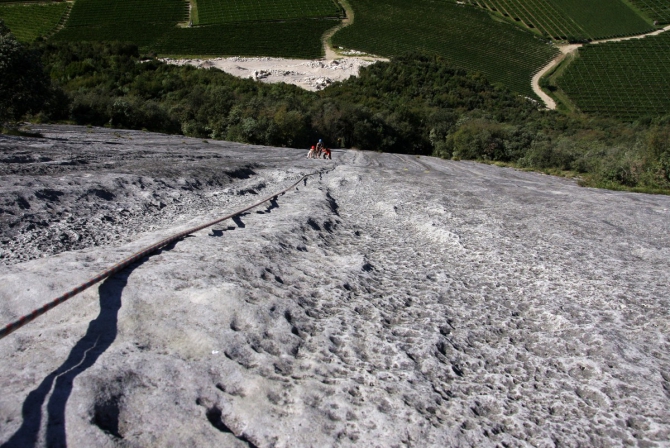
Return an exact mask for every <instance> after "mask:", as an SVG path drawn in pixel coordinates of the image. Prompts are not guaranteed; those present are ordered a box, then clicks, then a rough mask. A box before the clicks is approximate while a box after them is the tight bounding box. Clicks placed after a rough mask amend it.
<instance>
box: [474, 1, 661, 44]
mask: <svg viewBox="0 0 670 448" xmlns="http://www.w3.org/2000/svg"><path fill="white" fill-rule="evenodd" d="M638 1H653V0H638ZM664 1H665V2H666V3H667V0H664ZM468 2H469V3H471V4H474V5H477V6H480V7H482V8H484V9H487V10H490V11H494V12H496V13H498V14H501V15H502V16H504V17H508V18H509V19H511V20H514V21H516V22H518V23H519V24H523V25H525V26H526V27H528V28H529V29H532V30H537V31H539V32H540V33H542V34H543V35H544V36H546V37H549V38H552V39H554V40H587V39H605V38H610V37H619V36H627V35H634V34H643V33H646V32H649V31H653V29H654V28H653V26H652V25H651V24H650V23H648V22H646V21H645V20H644V19H643V18H642V17H641V16H640V15H639V14H638V13H637V12H636V11H634V10H633V9H631V8H630V7H629V6H628V5H626V4H624V3H623V2H622V1H621V0H589V1H584V0H553V1H551V2H548V1H546V0H468Z"/></svg>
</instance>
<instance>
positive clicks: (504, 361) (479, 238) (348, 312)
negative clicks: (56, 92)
mask: <svg viewBox="0 0 670 448" xmlns="http://www.w3.org/2000/svg"><path fill="white" fill-rule="evenodd" d="M35 129H36V130H40V131H41V132H42V133H43V134H44V136H45V137H46V138H44V139H28V138H18V137H7V136H0V158H1V159H0V170H2V171H1V173H2V175H1V176H0V219H1V221H0V222H1V223H2V227H1V229H2V234H1V238H2V240H1V245H0V248H1V250H2V253H1V255H2V259H1V260H0V261H1V262H2V263H3V264H2V265H0V319H1V320H0V324H5V323H8V322H9V321H11V320H13V319H15V318H17V317H19V316H20V315H23V314H26V313H28V312H30V311H31V310H32V309H34V308H36V307H37V306H39V305H41V304H43V303H45V302H47V301H48V300H49V299H51V298H53V297H55V296H57V295H59V294H61V293H62V292H64V291H65V290H67V289H69V288H71V287H73V286H76V285H77V284H79V283H81V282H82V281H84V280H86V279H87V278H89V277H91V276H92V275H94V274H96V273H97V272H99V271H101V270H103V269H105V268H106V267H108V266H109V265H111V264H113V263H115V262H117V261H119V260H121V259H122V258H124V257H126V256H128V255H130V254H131V253H133V252H134V251H136V250H138V249H140V248H142V247H145V246H148V245H150V244H152V243H154V242H156V241H158V240H160V239H162V238H164V237H167V236H169V235H172V234H174V233H177V232H178V231H180V230H183V229H185V228H187V227H190V226H194V225H196V224H200V223H202V222H205V221H206V220H209V219H213V218H215V217H217V216H222V215H224V214H226V213H229V212H231V211H234V210H236V209H239V208H242V207H244V206H245V205H247V204H250V203H253V202H254V201H255V200H258V198H259V197H262V196H266V195H270V194H271V193H272V192H274V191H279V190H281V189H283V188H284V187H285V186H288V185H290V184H291V183H292V182H295V181H296V180H297V179H299V178H300V177H301V176H302V175H304V174H307V173H311V172H315V171H321V173H320V175H317V176H314V177H312V178H310V180H308V181H307V182H306V185H303V184H301V185H300V186H299V187H298V188H297V189H296V190H293V191H291V192H289V193H287V194H285V195H284V196H281V197H279V198H278V200H277V201H274V202H272V203H268V204H267V205H266V206H261V207H259V208H258V209H256V210H253V211H251V212H248V213H247V214H245V215H243V216H240V217H238V218H236V219H235V220H234V221H230V222H224V223H223V224H222V225H218V226H215V227H214V228H212V229H208V230H203V231H200V232H198V233H196V234H194V235H193V236H191V237H188V238H185V239H184V240H182V241H180V242H178V243H176V244H173V245H171V246H169V247H167V248H165V249H163V250H162V251H161V252H160V253H158V254H156V255H153V256H151V257H148V258H147V259H145V260H143V261H142V262H140V263H137V264H136V265H134V266H132V267H130V268H128V269H126V270H125V271H123V272H122V273H120V274H117V275H116V276H114V277H112V278H110V279H108V280H106V281H105V282H103V283H102V284H100V285H97V286H95V287H93V288H91V289H89V290H88V291H86V292H84V293H82V294H80V295H79V296H77V297H75V298H73V299H71V300H70V301H68V302H66V303H65V304H63V305H61V306H59V307H57V308H56V309H54V310H52V311H50V312H49V313H47V314H46V315H44V316H42V317H40V318H39V319H37V320H36V321H34V322H33V323H31V324H29V325H27V326H26V327H24V328H21V329H19V330H17V331H16V332H15V333H13V334H11V335H9V336H8V337H6V338H5V339H2V340H0V358H1V359H2V366H3V367H2V369H0V385H1V387H2V394H0V445H2V446H3V447H4V446H8V447H10V446H11V447H13V446H17V447H18V446H21V447H25V446H33V445H37V446H44V445H49V446H65V445H66V444H68V445H70V446H130V447H135V446H235V447H254V446H255V447H294V446H305V447H308V446H380V447H390V446H440V447H442V446H463V447H467V446H472V447H482V446H484V447H486V446H539V447H545V446H546V447H549V446H552V447H553V446H570V447H572V446H575V447H576V446H590V447H591V446H595V447H598V446H602V447H611V446H624V445H630V446H640V447H642V446H645V447H646V446H669V445H668V442H667V441H668V440H670V362H669V361H670V343H669V337H670V336H669V335H670V319H669V317H668V312H669V311H668V310H669V309H670V303H669V302H670V266H669V261H668V260H670V198H669V197H667V196H652V195H643V194H632V193H624V192H612V191H605V190H595V189H587V188H580V187H578V186H577V185H576V184H575V183H574V182H573V181H571V180H567V179H561V178H555V177H550V176H545V175H541V174H537V173H526V172H519V171H515V170H512V169H506V168H498V167H495V166H488V165H481V164H476V163H470V162H455V161H445V160H440V159H434V158H429V157H421V158H417V157H413V156H407V155H394V154H380V153H373V152H361V151H355V150H350V151H344V150H335V151H334V152H333V160H332V161H325V160H313V159H306V158H305V156H306V151H303V150H296V149H288V148H266V147H257V146H248V145H241V144H235V143H228V142H218V141H209V142H208V143H205V142H203V141H202V140H196V139H190V138H183V137H179V136H166V135H159V134H152V133H146V132H136V131H115V130H107V129H99V128H92V129H86V128H81V127H74V126H39V127H38V126H36V127H35Z"/></svg>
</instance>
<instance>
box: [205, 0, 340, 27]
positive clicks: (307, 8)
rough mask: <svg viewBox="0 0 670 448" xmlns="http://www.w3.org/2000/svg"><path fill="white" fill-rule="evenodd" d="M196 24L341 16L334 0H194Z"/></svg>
mask: <svg viewBox="0 0 670 448" xmlns="http://www.w3.org/2000/svg"><path fill="white" fill-rule="evenodd" d="M197 6H198V17H199V19H198V22H197V23H198V24H200V25H211V24H222V23H230V22H249V21H266V20H291V19H303V18H315V17H341V16H342V15H343V12H342V9H341V8H340V7H339V5H337V4H336V3H335V2H334V1H333V0H269V1H265V2H262V3H261V2H259V1H258V0H228V1H221V0H197Z"/></svg>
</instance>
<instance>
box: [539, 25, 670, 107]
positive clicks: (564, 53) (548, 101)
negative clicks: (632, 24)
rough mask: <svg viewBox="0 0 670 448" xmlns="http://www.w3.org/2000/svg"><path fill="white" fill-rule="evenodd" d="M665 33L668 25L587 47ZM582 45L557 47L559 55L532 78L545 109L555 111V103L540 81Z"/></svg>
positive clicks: (594, 42) (593, 43) (669, 27)
mask: <svg viewBox="0 0 670 448" xmlns="http://www.w3.org/2000/svg"><path fill="white" fill-rule="evenodd" d="M666 31H670V25H668V26H666V27H665V28H662V29H660V30H656V31H653V32H651V33H647V34H640V35H638V36H629V37H617V38H614V39H603V40H594V41H593V42H591V43H590V44H589V45H597V44H604V43H608V42H623V41H626V40H633V39H643V38H645V37H647V36H658V35H659V34H661V33H664V32H666ZM582 46H583V44H572V45H560V46H558V48H559V50H560V51H561V54H559V55H558V56H556V57H555V58H554V59H553V60H552V61H551V62H549V63H548V64H547V65H546V66H544V67H543V68H542V69H541V70H540V71H539V72H537V73H536V74H535V76H533V79H532V81H531V85H532V87H533V92H535V94H536V95H537V96H539V97H540V99H542V101H543V102H544V104H545V106H546V107H547V109H550V110H555V109H556V102H555V101H554V99H553V98H551V97H550V96H549V95H547V94H546V93H544V91H543V90H542V89H541V88H540V79H541V78H542V77H543V76H544V75H545V74H547V73H548V72H549V71H550V70H551V69H553V68H554V67H556V66H557V65H558V64H560V63H561V62H563V60H564V59H565V58H566V56H568V55H569V54H570V53H572V52H574V51H576V50H577V49H579V48H581V47H582Z"/></svg>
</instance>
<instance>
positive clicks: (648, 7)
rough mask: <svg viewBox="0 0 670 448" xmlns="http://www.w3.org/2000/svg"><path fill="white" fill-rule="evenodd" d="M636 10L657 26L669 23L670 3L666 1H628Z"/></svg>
mask: <svg viewBox="0 0 670 448" xmlns="http://www.w3.org/2000/svg"><path fill="white" fill-rule="evenodd" d="M628 1H629V2H631V3H632V4H633V5H634V6H635V7H636V8H638V9H639V10H641V11H642V12H644V13H645V14H646V15H648V16H649V17H650V18H651V19H652V20H656V21H658V23H659V24H667V23H670V2H668V0H628Z"/></svg>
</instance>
